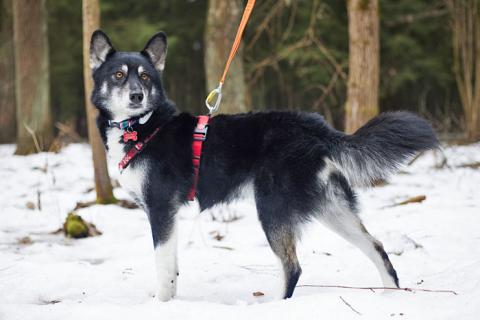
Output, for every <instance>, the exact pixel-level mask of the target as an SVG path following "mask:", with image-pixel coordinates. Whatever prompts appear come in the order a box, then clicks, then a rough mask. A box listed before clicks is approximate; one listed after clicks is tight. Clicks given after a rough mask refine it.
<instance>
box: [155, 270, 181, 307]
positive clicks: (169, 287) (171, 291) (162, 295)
mask: <svg viewBox="0 0 480 320" xmlns="http://www.w3.org/2000/svg"><path fill="white" fill-rule="evenodd" d="M165 280H166V279H165ZM176 294H177V277H176V276H174V277H172V278H170V280H169V281H162V283H160V284H159V288H158V293H157V298H158V299H159V300H160V301H162V302H166V301H169V300H171V299H172V298H173V297H175V295H176Z"/></svg>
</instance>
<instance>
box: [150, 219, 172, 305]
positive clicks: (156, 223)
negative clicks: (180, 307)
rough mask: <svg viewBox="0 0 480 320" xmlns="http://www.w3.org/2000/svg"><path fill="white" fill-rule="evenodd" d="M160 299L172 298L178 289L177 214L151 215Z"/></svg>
mask: <svg viewBox="0 0 480 320" xmlns="http://www.w3.org/2000/svg"><path fill="white" fill-rule="evenodd" d="M150 224H151V227H152V236H153V245H154V248H155V263H156V268H157V278H158V291H157V292H158V294H157V297H158V299H160V301H168V300H170V299H172V298H173V297H174V296H175V294H176V291H177V276H178V264H177V225H176V224H177V223H176V216H175V215H167V216H166V215H159V214H157V215H155V216H152V214H151V215H150Z"/></svg>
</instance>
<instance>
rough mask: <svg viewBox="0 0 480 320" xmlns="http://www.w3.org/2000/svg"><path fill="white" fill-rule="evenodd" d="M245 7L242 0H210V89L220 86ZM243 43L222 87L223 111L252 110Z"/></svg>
mask: <svg viewBox="0 0 480 320" xmlns="http://www.w3.org/2000/svg"><path fill="white" fill-rule="evenodd" d="M242 12H243V8H242V6H241V1H238V0H231V1H225V0H209V2H208V10H207V23H206V28H205V35H204V39H205V41H204V42H205V74H206V78H207V92H210V91H211V90H212V89H214V88H216V87H217V86H218V82H219V80H220V77H221V76H222V73H223V69H224V67H225V63H226V62H227V58H228V55H229V53H230V49H231V47H232V44H233V40H234V39H235V35H236V33H237V28H238V24H239V23H240V19H241V17H242ZM242 52H243V50H242V45H240V48H239V49H238V52H237V56H236V57H235V59H234V60H233V62H232V64H231V65H230V71H229V73H228V76H227V79H226V80H225V85H224V86H223V88H222V93H223V99H222V104H221V106H220V110H219V111H220V112H221V113H239V112H246V111H248V110H250V109H251V108H250V107H247V105H246V94H247V90H246V85H245V75H244V69H243V54H242Z"/></svg>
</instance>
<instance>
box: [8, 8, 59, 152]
mask: <svg viewBox="0 0 480 320" xmlns="http://www.w3.org/2000/svg"><path fill="white" fill-rule="evenodd" d="M13 16H14V23H13V29H14V46H15V88H16V106H17V150H16V151H15V154H17V155H26V154H30V153H34V152H37V151H45V150H48V148H49V147H50V144H51V143H52V141H53V127H52V121H51V117H50V83H49V80H50V76H49V62H48V33H47V11H46V8H45V0H15V1H13Z"/></svg>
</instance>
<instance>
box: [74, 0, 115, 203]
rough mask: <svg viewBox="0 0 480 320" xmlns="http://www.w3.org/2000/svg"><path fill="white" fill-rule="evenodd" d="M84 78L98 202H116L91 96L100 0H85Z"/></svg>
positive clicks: (83, 12) (83, 4)
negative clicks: (93, 43)
mask: <svg viewBox="0 0 480 320" xmlns="http://www.w3.org/2000/svg"><path fill="white" fill-rule="evenodd" d="M82 16H83V78H84V87H85V108H86V111H87V126H88V139H89V140H90V144H91V146H92V158H93V169H94V176H95V190H96V192H97V203H102V204H106V203H114V202H116V199H115V197H114V196H113V190H112V189H113V188H112V183H111V181H110V176H109V174H108V167H107V159H106V155H105V147H104V145H103V142H102V139H101V138H100V132H99V131H98V128H97V124H96V117H97V109H95V107H94V106H93V104H92V102H91V100H90V96H91V94H92V89H93V79H92V72H91V70H90V63H89V57H90V53H89V52H90V38H91V36H92V33H93V31H95V30H96V29H98V28H99V26H100V8H99V3H98V0H83V3H82Z"/></svg>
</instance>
